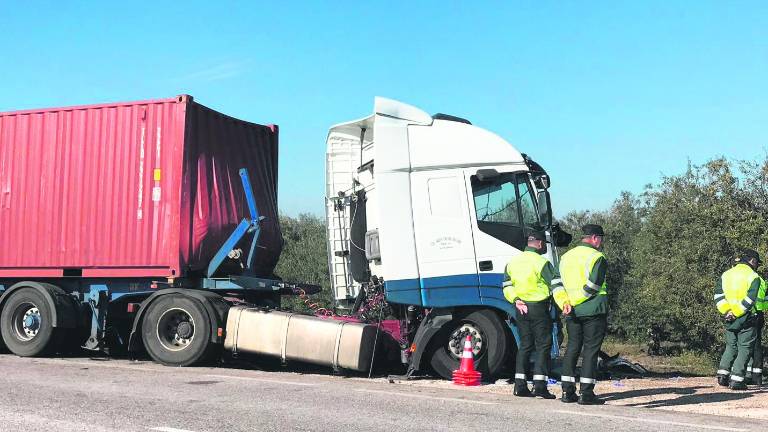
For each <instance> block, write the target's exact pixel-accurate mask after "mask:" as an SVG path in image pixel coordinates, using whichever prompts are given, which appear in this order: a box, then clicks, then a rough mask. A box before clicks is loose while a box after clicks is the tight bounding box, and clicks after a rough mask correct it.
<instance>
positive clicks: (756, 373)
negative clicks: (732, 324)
mask: <svg viewBox="0 0 768 432" xmlns="http://www.w3.org/2000/svg"><path fill="white" fill-rule="evenodd" d="M761 282H762V283H761V284H760V290H759V291H758V292H757V301H756V302H755V309H756V311H757V312H756V313H755V315H756V316H755V346H754V347H753V348H752V357H750V358H749V362H748V363H747V377H748V378H749V381H750V382H751V383H752V384H755V385H757V386H758V387H759V386H762V385H763V328H764V327H765V310H766V309H768V299H766V283H765V280H762V281H761Z"/></svg>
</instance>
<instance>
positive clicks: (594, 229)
mask: <svg viewBox="0 0 768 432" xmlns="http://www.w3.org/2000/svg"><path fill="white" fill-rule="evenodd" d="M581 232H583V233H584V235H585V236H591V235H598V236H603V235H605V233H604V232H603V227H601V226H600V225H596V224H586V225H584V226H583V227H581Z"/></svg>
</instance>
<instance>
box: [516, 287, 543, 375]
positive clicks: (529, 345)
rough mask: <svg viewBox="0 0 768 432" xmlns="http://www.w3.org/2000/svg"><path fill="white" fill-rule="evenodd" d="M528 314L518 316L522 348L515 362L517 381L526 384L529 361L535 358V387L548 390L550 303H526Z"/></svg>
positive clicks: (517, 322)
mask: <svg viewBox="0 0 768 432" xmlns="http://www.w3.org/2000/svg"><path fill="white" fill-rule="evenodd" d="M525 304H526V305H528V313H527V314H521V313H518V314H517V321H516V324H517V331H518V332H519V333H520V347H519V349H518V350H517V358H516V360H515V381H516V382H518V383H520V382H522V383H525V378H526V374H527V373H528V372H529V370H528V367H529V360H530V358H531V354H533V353H534V352H535V353H536V354H535V356H534V360H535V364H534V369H533V381H534V385H536V386H538V387H541V386H542V385H543V386H544V388H546V385H547V379H548V378H549V371H550V368H551V359H550V356H549V353H550V351H551V350H552V317H550V315H549V301H548V300H547V301H542V302H535V303H534V302H526V303H525Z"/></svg>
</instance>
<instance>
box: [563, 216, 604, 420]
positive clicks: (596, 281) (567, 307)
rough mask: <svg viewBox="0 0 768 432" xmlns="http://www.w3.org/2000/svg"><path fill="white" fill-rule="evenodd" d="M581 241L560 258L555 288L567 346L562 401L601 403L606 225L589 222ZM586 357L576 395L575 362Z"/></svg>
mask: <svg viewBox="0 0 768 432" xmlns="http://www.w3.org/2000/svg"><path fill="white" fill-rule="evenodd" d="M581 229H582V232H583V236H582V239H581V243H579V245H578V246H576V247H575V248H573V249H571V250H569V251H568V252H566V253H565V254H563V257H562V258H561V259H560V275H561V276H562V279H563V287H562V288H559V289H555V290H553V292H552V295H553V297H554V298H555V302H556V303H557V306H558V307H559V308H560V310H562V312H563V315H564V316H565V328H566V331H567V332H568V346H567V348H566V350H565V356H564V357H563V373H562V376H561V379H560V380H561V383H562V386H563V396H562V399H561V400H562V401H563V402H566V403H572V402H578V403H579V404H581V405H601V404H603V403H605V402H604V401H603V400H601V399H599V398H598V397H597V396H595V392H594V389H595V384H596V383H597V357H598V353H599V352H600V346H601V345H602V344H603V339H604V338H605V331H606V328H607V326H608V321H607V315H608V297H607V290H606V286H605V274H606V271H607V270H608V262H607V261H606V259H605V255H603V253H602V252H601V250H602V247H603V236H604V232H603V227H601V226H600V225H594V224H588V225H584V226H583V227H582V228H581ZM580 355H581V356H582V357H583V361H582V364H581V377H580V379H579V384H580V387H579V390H580V393H581V394H580V395H579V396H578V397H577V396H576V363H577V362H578V360H579V356H580Z"/></svg>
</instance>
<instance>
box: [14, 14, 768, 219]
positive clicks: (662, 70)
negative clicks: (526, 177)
mask: <svg viewBox="0 0 768 432" xmlns="http://www.w3.org/2000/svg"><path fill="white" fill-rule="evenodd" d="M113 3H114V4H113ZM118 3H124V2H84V1H83V2H74V1H73V2H49V3H48V2H17V1H9V0H0V35H1V36H0V47H1V50H0V111H6V110H12V109H22V108H35V107H44V106H57V105H73V104H81V103H94V102H108V101H119V100H132V99H147V98H158V97H170V96H174V95H176V94H180V93H189V94H192V95H193V96H195V98H196V99H197V100H198V101H200V102H201V103H203V104H206V105H208V106H211V107H212V108H215V109H217V110H220V111H222V112H225V113H227V114H230V115H233V116H236V117H239V118H242V119H245V120H249V121H253V122H257V123H277V124H279V125H280V126H281V150H280V158H281V159H280V185H279V187H280V206H281V208H282V210H283V211H284V212H286V213H288V214H297V213H299V212H313V213H317V214H321V212H322V208H323V207H322V206H323V193H324V186H323V183H324V165H323V164H324V151H325V143H324V141H325V136H326V133H327V129H328V127H329V126H330V125H331V124H334V123H338V122H341V121H346V120H351V119H355V118H359V117H362V116H365V115H368V114H369V113H370V111H371V109H372V105H373V97H374V96H376V95H380V96H386V97H390V98H394V99H399V100H401V101H404V102H407V103H410V104H413V105H416V106H418V107H421V108H423V109H424V110H426V111H427V112H430V113H434V112H444V113H450V114H455V115H459V116H462V117H466V118H469V119H470V120H472V121H473V122H474V123H475V124H477V125H480V126H482V127H485V128H487V129H490V130H492V131H494V132H496V133H498V134H499V135H501V136H503V137H505V138H506V139H507V140H509V141H510V142H512V143H513V144H514V145H515V146H517V147H518V148H519V149H520V150H521V151H523V152H526V153H528V154H530V155H532V156H533V157H534V158H535V159H537V160H538V161H540V162H541V163H542V164H543V165H544V166H545V167H546V168H547V169H548V170H549V171H550V174H551V175H552V177H553V190H552V192H553V200H554V201H555V202H554V207H555V213H556V214H558V215H563V214H564V213H566V212H567V211H570V210H576V209H602V208H606V207H608V206H609V205H610V204H611V203H612V201H613V200H614V199H615V198H616V197H617V196H618V194H619V192H620V191H622V190H629V191H632V192H639V191H641V190H642V188H643V185H645V184H647V183H649V182H654V181H656V180H657V179H658V178H659V177H660V175H661V174H662V173H664V174H675V173H679V172H681V171H682V170H684V169H685V167H686V164H687V162H688V160H689V159H690V160H691V161H693V162H694V163H700V162H704V161H706V160H707V159H710V158H712V157H715V156H719V155H725V156H728V157H731V158H761V157H763V156H764V155H765V153H766V148H768V139H767V138H768V2H766V1H755V2H741V1H738V2H737V1H733V2H725V1H720V2H708V1H675V2H669V1H659V2H654V1H642V2H621V1H619V2H617V1H607V2H575V1H574V2H565V1H556V2H544V1H531V2H518V1H504V2H450V1H419V2H413V1H408V2H389V1H387V2H370V1H353V2H342V1H334V2H294V3H291V2H263V3H258V2H242V3H241V4H238V5H236V4H234V3H231V4H229V3H228V2H212V1H200V2H196V1H185V2H146V3H142V2H139V1H134V2H127V4H126V5H124V6H121V5H118ZM224 3H228V4H227V5H224ZM320 3H323V4H320ZM587 3H589V6H586V4H587Z"/></svg>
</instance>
